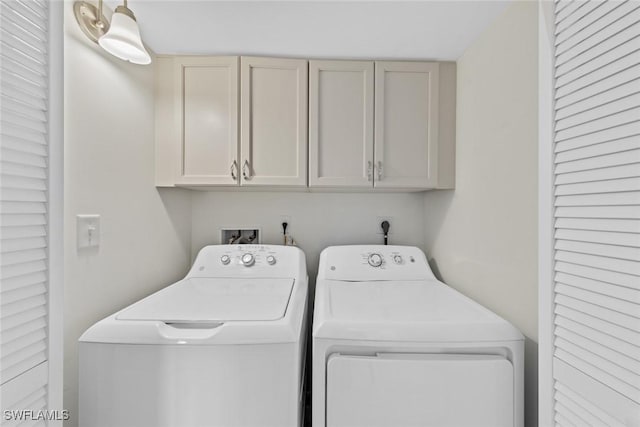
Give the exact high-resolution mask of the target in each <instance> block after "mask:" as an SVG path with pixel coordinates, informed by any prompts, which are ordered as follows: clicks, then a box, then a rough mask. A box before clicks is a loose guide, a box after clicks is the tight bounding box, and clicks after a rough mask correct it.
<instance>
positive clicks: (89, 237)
mask: <svg viewBox="0 0 640 427" xmlns="http://www.w3.org/2000/svg"><path fill="white" fill-rule="evenodd" d="M76 223H77V236H78V249H84V248H93V247H97V246H100V215H77V216H76Z"/></svg>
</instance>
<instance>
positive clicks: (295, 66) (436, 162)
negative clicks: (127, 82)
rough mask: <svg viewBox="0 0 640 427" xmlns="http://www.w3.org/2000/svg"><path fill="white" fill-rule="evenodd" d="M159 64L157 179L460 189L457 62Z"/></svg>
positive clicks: (204, 60)
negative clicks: (456, 182)
mask: <svg viewBox="0 0 640 427" xmlns="http://www.w3.org/2000/svg"><path fill="white" fill-rule="evenodd" d="M156 67H157V70H158V73H157V79H156V99H157V105H156V148H157V150H156V185H157V186H187V187H190V186H193V187H195V186H211V187H218V186H230V187H231V186H238V185H240V186H245V187H292V188H295V187H307V178H308V186H309V187H311V188H345V189H374V188H375V189H381V190H398V191H420V190H427V189H434V188H453V184H454V169H455V168H454V166H455V165H454V157H455V153H454V150H455V84H456V82H455V74H456V69H455V64H454V63H433V62H392V61H377V62H374V61H315V60H313V61H310V62H308V61H306V60H301V59H280V58H258V57H241V58H238V57H181V56H178V57H160V58H158V61H157V64H156ZM307 163H308V168H307Z"/></svg>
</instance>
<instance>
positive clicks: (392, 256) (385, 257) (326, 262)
mask: <svg viewBox="0 0 640 427" xmlns="http://www.w3.org/2000/svg"><path fill="white" fill-rule="evenodd" d="M320 263H321V266H320V268H319V272H320V274H321V275H324V276H325V278H328V279H332V280H356V281H357V280H363V281H366V280H419V279H429V278H434V276H433V273H432V272H431V269H430V268H429V264H428V263H427V259H426V257H425V255H424V253H423V252H422V251H421V250H420V249H419V248H416V247H412V246H383V245H371V246H333V247H330V248H327V249H325V250H324V251H323V253H322V255H321V259H320Z"/></svg>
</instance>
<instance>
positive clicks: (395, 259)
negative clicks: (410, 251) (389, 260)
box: [393, 255, 404, 264]
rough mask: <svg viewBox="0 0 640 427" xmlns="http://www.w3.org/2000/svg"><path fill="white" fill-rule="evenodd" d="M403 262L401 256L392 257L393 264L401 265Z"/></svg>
mask: <svg viewBox="0 0 640 427" xmlns="http://www.w3.org/2000/svg"><path fill="white" fill-rule="evenodd" d="M403 261H404V260H403V259H402V255H394V256H393V262H395V263H396V264H402V262H403Z"/></svg>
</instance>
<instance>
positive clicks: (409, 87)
mask: <svg viewBox="0 0 640 427" xmlns="http://www.w3.org/2000/svg"><path fill="white" fill-rule="evenodd" d="M374 64H375V65H374ZM374 66H375V79H374ZM442 67H443V71H444V74H445V75H444V78H443V79H442V80H441V79H440V74H441V73H440V68H441V64H438V63H433V62H390V61H377V62H375V63H374V62H373V61H356V62H353V61H310V63H309V153H310V155H309V186H310V187H350V188H365V187H373V188H380V189H398V190H408V191H411V190H426V189H433V188H453V180H454V163H453V162H454V153H453V145H454V141H455V131H454V127H455V64H451V63H444V64H442ZM441 86H442V89H443V90H444V92H445V95H446V97H447V99H446V100H443V102H441V100H440V96H439V93H440V91H441ZM374 97H375V110H374ZM441 113H442V118H441V117H440V116H441ZM441 125H442V126H443V127H445V128H446V129H444V130H443V132H442V135H440V134H439V128H440V126H441Z"/></svg>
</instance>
